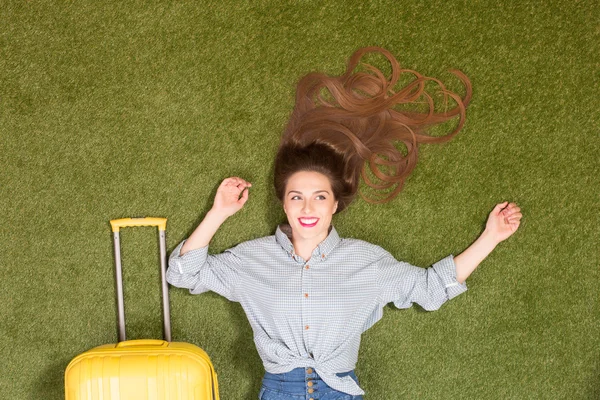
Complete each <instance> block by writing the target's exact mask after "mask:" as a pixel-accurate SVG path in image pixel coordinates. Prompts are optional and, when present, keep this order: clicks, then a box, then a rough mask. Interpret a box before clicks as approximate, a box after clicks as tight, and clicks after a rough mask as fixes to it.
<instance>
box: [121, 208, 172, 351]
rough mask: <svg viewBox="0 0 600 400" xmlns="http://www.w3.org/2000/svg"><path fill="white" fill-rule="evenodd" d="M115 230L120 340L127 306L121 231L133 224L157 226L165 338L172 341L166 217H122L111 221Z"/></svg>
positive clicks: (123, 339) (122, 337)
mask: <svg viewBox="0 0 600 400" xmlns="http://www.w3.org/2000/svg"><path fill="white" fill-rule="evenodd" d="M110 225H111V226H112V231H113V241H114V244H115V266H116V278H117V308H118V313H119V342H124V341H125V340H127V339H126V336H125V306H124V301H123V273H122V267H121V238H120V236H119V231H120V229H121V228H126V227H131V226H156V227H157V228H158V236H159V242H160V278H161V281H162V302H163V321H164V322H163V324H164V325H163V327H164V335H165V340H166V341H167V342H170V341H171V316H170V313H169V287H168V285H167V278H166V271H167V240H166V237H165V230H166V229H167V219H166V218H151V217H142V218H122V219H113V220H111V221H110Z"/></svg>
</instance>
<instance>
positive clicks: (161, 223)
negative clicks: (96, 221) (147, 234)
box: [110, 217, 167, 232]
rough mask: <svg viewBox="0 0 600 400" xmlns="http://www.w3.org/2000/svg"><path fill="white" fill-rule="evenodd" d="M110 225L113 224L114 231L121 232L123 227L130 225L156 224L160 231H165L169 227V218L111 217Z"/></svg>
mask: <svg viewBox="0 0 600 400" xmlns="http://www.w3.org/2000/svg"><path fill="white" fill-rule="evenodd" d="M110 225H111V226H112V231H113V232H119V230H120V229H121V228H127V227H130V226H156V227H158V230H159V231H164V230H165V229H167V219H166V218H157V217H137V218H121V219H111V220H110Z"/></svg>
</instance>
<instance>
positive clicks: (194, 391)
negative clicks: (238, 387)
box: [65, 341, 218, 400]
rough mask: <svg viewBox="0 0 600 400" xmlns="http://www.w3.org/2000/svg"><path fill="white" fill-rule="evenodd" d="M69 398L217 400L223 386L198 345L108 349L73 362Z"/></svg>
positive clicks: (67, 387) (68, 373) (67, 388)
mask: <svg viewBox="0 0 600 400" xmlns="http://www.w3.org/2000/svg"><path fill="white" fill-rule="evenodd" d="M131 342H134V341H131ZM124 343H127V342H124ZM121 344H122V343H121ZM65 394H66V399H67V400H83V399H86V400H100V399H102V400H116V399H119V400H126V399H127V400H129V399H132V400H133V399H136V400H137V399H151V400H167V399H181V400H188V399H189V400H192V399H193V400H200V399H218V387H217V377H216V374H215V372H214V368H213V366H212V364H211V362H210V359H209V358H208V356H207V355H206V353H205V352H204V351H203V350H202V349H200V348H199V347H197V346H194V345H191V344H188V343H169V345H168V346H167V347H163V346H152V345H148V346H144V345H135V346H132V347H117V345H105V346H100V347H97V348H94V349H92V350H90V351H87V352H85V353H82V354H81V355H79V356H77V357H76V358H75V359H73V361H72V362H71V364H69V366H68V367H67V370H66V373H65Z"/></svg>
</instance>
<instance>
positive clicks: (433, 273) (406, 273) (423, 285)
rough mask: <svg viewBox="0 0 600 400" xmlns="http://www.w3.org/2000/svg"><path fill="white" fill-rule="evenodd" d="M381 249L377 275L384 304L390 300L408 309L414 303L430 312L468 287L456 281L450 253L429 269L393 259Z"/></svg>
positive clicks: (397, 305) (454, 267)
mask: <svg viewBox="0 0 600 400" xmlns="http://www.w3.org/2000/svg"><path fill="white" fill-rule="evenodd" d="M381 252H382V254H381V258H380V259H379V261H378V267H379V277H378V278H379V286H380V288H381V300H382V303H383V304H387V303H389V302H393V303H394V305H395V306H396V307H398V308H409V307H411V306H412V304H413V303H417V304H418V305H420V306H421V307H423V308H424V309H425V310H427V311H433V310H437V309H439V308H440V307H441V306H442V304H444V303H445V302H446V301H448V300H450V299H452V298H454V297H456V296H458V295H459V294H461V293H463V292H465V291H466V290H467V285H466V284H465V283H462V284H461V283H459V282H458V281H457V280H456V265H455V264H454V257H453V256H452V255H449V256H448V257H446V258H444V259H442V260H440V261H438V262H437V263H435V264H433V265H432V266H431V267H429V268H420V267H416V266H414V265H411V264H409V263H406V262H402V261H398V260H396V259H395V258H394V257H393V256H392V255H391V254H389V253H388V252H386V251H385V250H383V249H381Z"/></svg>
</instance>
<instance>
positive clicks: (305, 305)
mask: <svg viewBox="0 0 600 400" xmlns="http://www.w3.org/2000/svg"><path fill="white" fill-rule="evenodd" d="M309 262H310V260H308V261H307V262H306V263H305V264H304V265H303V267H302V288H301V290H302V291H301V296H302V299H301V302H302V307H301V309H302V323H303V329H302V336H303V339H304V347H305V348H306V349H308V343H309V340H308V335H309V334H310V332H311V331H310V328H311V318H310V315H311V309H310V303H309V301H310V288H311V285H310V282H311V280H310V264H309Z"/></svg>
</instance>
